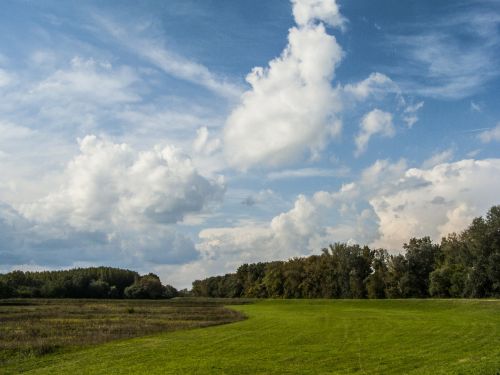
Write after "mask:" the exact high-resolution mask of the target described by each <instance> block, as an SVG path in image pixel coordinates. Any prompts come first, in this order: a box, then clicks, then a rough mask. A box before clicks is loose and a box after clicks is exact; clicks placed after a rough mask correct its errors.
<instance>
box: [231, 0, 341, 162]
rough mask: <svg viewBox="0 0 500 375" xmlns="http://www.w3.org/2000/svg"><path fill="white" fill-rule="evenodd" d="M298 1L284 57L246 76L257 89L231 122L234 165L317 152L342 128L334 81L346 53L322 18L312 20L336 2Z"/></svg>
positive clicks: (327, 17) (244, 99)
mask: <svg viewBox="0 0 500 375" xmlns="http://www.w3.org/2000/svg"><path fill="white" fill-rule="evenodd" d="M294 4H296V6H297V7H299V8H294V9H298V10H296V11H297V12H298V13H299V14H300V17H301V18H300V21H299V20H296V21H297V23H299V27H293V28H291V29H290V31H289V34H288V45H287V47H286V48H285V50H284V51H283V52H282V54H281V56H280V57H278V58H275V59H274V60H272V61H270V63H269V67H268V68H261V67H256V68H254V69H253V70H252V72H251V73H250V74H249V75H248V76H247V81H248V83H249V84H250V85H251V86H252V88H251V89H250V90H248V91H246V92H245V93H244V94H243V95H242V98H241V103H240V105H239V106H238V107H237V108H236V109H235V110H234V111H233V112H232V113H231V115H230V116H229V118H228V120H227V122H226V127H225V133H224V142H225V153H226V156H227V159H228V161H229V163H231V164H232V165H233V166H236V167H239V168H242V169H247V168H250V167H253V166H256V165H259V166H278V165H283V164H288V163H291V162H293V161H294V160H297V159H299V158H300V157H302V156H304V154H305V153H307V152H308V151H309V152H310V153H311V154H313V155H314V154H317V152H318V151H319V150H322V149H323V148H324V147H325V145H326V144H327V143H328V141H329V139H330V138H332V137H333V136H335V135H337V134H338V133H339V132H340V128H341V125H340V122H339V120H338V119H337V118H336V114H337V113H338V112H339V110H340V98H339V96H338V93H337V91H336V90H334V89H333V88H332V86H331V84H330V81H331V80H332V78H333V76H334V71H335V67H336V65H337V64H338V63H339V62H340V60H341V58H342V54H343V53H342V50H341V48H340V46H339V45H338V44H337V41H336V39H335V37H333V36H331V35H329V34H327V33H326V30H325V27H324V25H323V24H322V23H319V24H314V23H312V20H315V19H322V18H321V17H320V16H319V15H318V12H319V11H322V10H325V9H330V7H331V6H332V4H335V3H334V2H331V1H330V2H328V1H325V2H324V4H325V5H324V6H323V5H321V6H319V8H316V7H315V4H323V3H320V2H316V1H304V2H301V1H297V2H295V3H294ZM328 4H329V5H328ZM311 7H312V8H311ZM325 11H326V12H327V14H325V20H330V21H331V22H334V21H333V18H332V17H333V14H334V13H332V12H333V10H331V9H330V10H325ZM330 21H328V22H330Z"/></svg>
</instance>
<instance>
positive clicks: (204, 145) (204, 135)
mask: <svg viewBox="0 0 500 375" xmlns="http://www.w3.org/2000/svg"><path fill="white" fill-rule="evenodd" d="M193 148H194V151H195V152H197V153H199V154H203V155H212V154H213V153H214V152H216V151H218V150H219V149H220V148H221V140H220V139H219V138H213V139H210V138H209V132H208V129H207V127H206V126H204V127H201V128H199V129H198V130H197V131H196V139H195V140H194V142H193Z"/></svg>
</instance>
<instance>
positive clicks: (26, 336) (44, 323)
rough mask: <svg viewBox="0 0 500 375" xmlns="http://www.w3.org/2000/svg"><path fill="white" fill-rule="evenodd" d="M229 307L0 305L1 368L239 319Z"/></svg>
mask: <svg viewBox="0 0 500 375" xmlns="http://www.w3.org/2000/svg"><path fill="white" fill-rule="evenodd" d="M241 302H243V301H241ZM241 302H240V303H241ZM231 303H234V302H233V301H231V300H209V299H193V298H191V299H187V298H186V299H174V300H168V301H166V300H158V301H152V300H81V299H80V300H63V299H59V300H58V299H51V300H49V299H29V300H19V299H15V300H0V366H1V365H2V364H5V363H7V362H8V361H10V360H11V359H14V358H16V357H19V356H33V355H35V356H36V355H44V354H48V353H52V352H54V351H59V350H66V349H71V348H75V347H81V346H87V345H94V344H99V343H103V342H107V341H111V340H116V339H123V338H130V337H137V336H143V335H149V334H153V333H156V332H166V331H174V330H179V329H187V328H195V327H206V326H211V325H216V324H224V323H230V322H234V321H238V320H242V319H244V316H243V315H242V314H241V313H239V312H236V311H233V310H229V309H226V308H224V306H223V304H231Z"/></svg>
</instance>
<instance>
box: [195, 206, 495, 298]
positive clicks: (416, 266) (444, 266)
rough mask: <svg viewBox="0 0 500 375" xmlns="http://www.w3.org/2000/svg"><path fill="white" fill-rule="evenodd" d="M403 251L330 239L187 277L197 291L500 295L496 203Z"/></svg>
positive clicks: (298, 295) (336, 295) (224, 293)
mask: <svg viewBox="0 0 500 375" xmlns="http://www.w3.org/2000/svg"><path fill="white" fill-rule="evenodd" d="M403 250H404V252H403V253H402V254H399V255H389V254H388V252H387V251H386V250H384V249H371V248H369V247H368V246H364V247H361V246H359V245H348V244H344V243H336V244H334V245H330V246H329V247H328V248H325V249H323V251H322V254H321V255H312V256H309V257H305V258H293V259H290V260H288V261H276V262H267V263H254V264H243V265H242V266H240V267H239V268H238V270H237V271H236V273H229V274H226V275H224V276H215V277H209V278H206V279H204V280H196V281H195V282H193V288H192V294H193V295H195V296H203V297H232V298H234V297H257V298H425V297H453V298H483V297H500V206H494V207H492V208H491V209H490V210H489V211H488V213H487V215H486V218H482V217H479V218H476V219H474V220H473V221H472V223H471V224H470V226H469V227H468V228H467V229H466V230H465V231H463V232H462V233H459V234H456V233H453V234H450V235H448V236H447V237H445V238H443V239H442V240H441V243H440V244H434V243H432V241H431V239H430V238H429V237H423V238H412V239H410V240H409V242H408V243H406V244H404V245H403Z"/></svg>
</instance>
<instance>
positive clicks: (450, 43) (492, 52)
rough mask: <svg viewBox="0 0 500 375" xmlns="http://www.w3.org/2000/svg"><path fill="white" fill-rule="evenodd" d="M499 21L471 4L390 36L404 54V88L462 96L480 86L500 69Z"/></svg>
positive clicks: (424, 93)
mask: <svg viewBox="0 0 500 375" xmlns="http://www.w3.org/2000/svg"><path fill="white" fill-rule="evenodd" d="M498 25H500V17H499V16H498V15H495V14H487V13H484V11H483V10H467V13H466V14H464V13H452V14H449V15H448V16H447V17H446V19H444V20H443V18H440V19H430V20H428V21H426V22H423V23H421V24H417V26H413V27H412V28H411V34H408V35H397V36H392V37H390V38H389V40H390V41H391V42H392V43H393V45H395V46H396V47H397V48H398V49H399V50H400V51H403V52H404V57H405V59H404V60H402V62H401V64H402V67H401V71H400V75H401V77H400V79H399V80H398V81H399V82H400V83H401V85H402V86H403V89H404V90H405V91H408V92H414V93H417V94H419V95H422V96H427V97H434V98H445V99H460V98H466V97H469V96H471V95H474V94H476V93H477V92H480V91H481V90H483V89H484V87H485V86H486V85H487V84H488V83H489V82H491V81H492V80H493V79H495V78H497V77H498V76H499V75H500V72H499V70H498V69H496V66H498V63H499V61H500V53H499V52H498V51H499V46H500V33H499V31H498ZM408 31H409V30H407V32H408Z"/></svg>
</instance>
